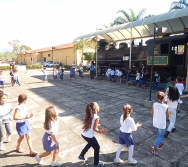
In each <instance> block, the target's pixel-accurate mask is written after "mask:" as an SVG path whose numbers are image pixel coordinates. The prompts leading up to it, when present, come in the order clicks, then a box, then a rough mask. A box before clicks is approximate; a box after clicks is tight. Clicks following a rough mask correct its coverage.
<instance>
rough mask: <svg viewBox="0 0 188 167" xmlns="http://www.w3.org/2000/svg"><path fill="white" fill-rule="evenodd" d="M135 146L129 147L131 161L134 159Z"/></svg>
mask: <svg viewBox="0 0 188 167" xmlns="http://www.w3.org/2000/svg"><path fill="white" fill-rule="evenodd" d="M133 150H134V145H130V146H129V160H131V159H133Z"/></svg>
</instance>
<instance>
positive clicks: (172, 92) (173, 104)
mask: <svg viewBox="0 0 188 167" xmlns="http://www.w3.org/2000/svg"><path fill="white" fill-rule="evenodd" d="M179 97H180V95H179V92H178V89H177V88H176V87H175V82H174V81H172V82H171V84H170V87H169V88H168V96H167V105H168V107H169V109H170V111H169V112H170V117H169V120H170V125H169V126H168V129H167V131H166V133H165V135H164V137H165V138H167V137H168V135H169V133H170V132H174V131H175V130H176V128H175V122H176V109H177V106H178V100H179Z"/></svg>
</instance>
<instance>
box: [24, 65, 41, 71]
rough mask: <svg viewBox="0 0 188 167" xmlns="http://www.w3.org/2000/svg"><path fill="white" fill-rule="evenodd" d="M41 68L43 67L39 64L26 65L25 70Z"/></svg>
mask: <svg viewBox="0 0 188 167" xmlns="http://www.w3.org/2000/svg"><path fill="white" fill-rule="evenodd" d="M40 68H43V65H41V64H28V65H26V69H28V70H29V69H40Z"/></svg>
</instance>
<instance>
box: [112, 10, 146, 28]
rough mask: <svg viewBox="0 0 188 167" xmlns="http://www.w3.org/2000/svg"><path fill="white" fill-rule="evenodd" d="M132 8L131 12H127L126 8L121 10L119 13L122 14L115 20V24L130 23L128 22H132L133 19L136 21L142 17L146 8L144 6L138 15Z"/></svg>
mask: <svg viewBox="0 0 188 167" xmlns="http://www.w3.org/2000/svg"><path fill="white" fill-rule="evenodd" d="M129 10H130V14H129V13H127V12H126V11H125V10H119V11H118V12H117V13H121V14H122V16H118V17H117V18H116V19H115V20H114V23H113V24H114V25H119V24H124V23H128V22H132V21H136V20H139V19H141V18H142V16H143V14H144V13H145V11H146V9H145V8H143V9H142V10H141V11H140V12H139V13H138V15H136V14H135V12H134V11H133V10H132V9H129Z"/></svg>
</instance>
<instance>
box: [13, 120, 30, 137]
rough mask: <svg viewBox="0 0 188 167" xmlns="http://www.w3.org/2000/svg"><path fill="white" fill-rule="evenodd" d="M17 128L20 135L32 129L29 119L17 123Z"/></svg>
mask: <svg viewBox="0 0 188 167" xmlns="http://www.w3.org/2000/svg"><path fill="white" fill-rule="evenodd" d="M16 130H17V132H18V134H19V135H20V136H24V135H25V134H28V133H29V132H30V131H31V127H30V124H29V121H25V122H19V123H16Z"/></svg>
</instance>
